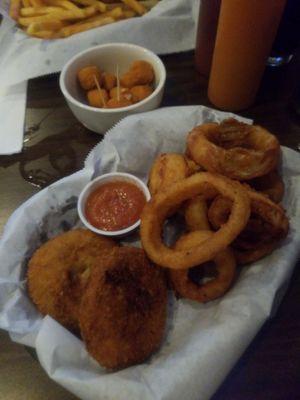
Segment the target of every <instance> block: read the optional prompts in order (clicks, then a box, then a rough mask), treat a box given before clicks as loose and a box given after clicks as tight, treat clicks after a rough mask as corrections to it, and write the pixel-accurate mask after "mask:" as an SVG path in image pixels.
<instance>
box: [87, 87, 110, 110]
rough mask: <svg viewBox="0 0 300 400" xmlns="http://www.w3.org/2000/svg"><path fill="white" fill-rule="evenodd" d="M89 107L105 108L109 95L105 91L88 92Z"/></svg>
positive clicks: (94, 90)
mask: <svg viewBox="0 0 300 400" xmlns="http://www.w3.org/2000/svg"><path fill="white" fill-rule="evenodd" d="M87 98H88V102H89V105H90V106H92V107H97V108H103V107H106V105H107V102H108V99H109V97H108V94H107V91H106V90H105V89H100V90H98V89H93V90H89V91H88V92H87Z"/></svg>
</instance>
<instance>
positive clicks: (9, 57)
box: [0, 0, 200, 87]
mask: <svg viewBox="0 0 300 400" xmlns="http://www.w3.org/2000/svg"><path fill="white" fill-rule="evenodd" d="M199 3H200V0H161V1H160V2H159V3H158V4H157V5H156V6H155V7H154V8H153V9H152V10H151V11H150V12H148V13H147V14H145V15H144V16H142V17H137V18H132V19H128V20H124V21H119V22H116V23H114V24H111V25H106V26H102V27H99V28H96V29H92V30H89V31H86V32H82V33H79V34H76V35H73V36H71V37H69V38H65V39H55V40H41V39H38V38H33V37H29V36H28V35H27V34H26V33H24V32H23V31H22V30H21V29H19V28H18V27H17V26H16V23H15V21H13V20H11V19H10V18H8V17H7V12H8V8H9V1H8V0H0V14H2V15H3V16H4V18H3V21H2V24H1V25H0V52H1V57H0V87H1V86H2V85H11V84H15V83H18V82H22V81H24V80H28V79H30V78H34V77H37V76H41V75H46V74H50V73H54V72H58V71H60V70H61V69H62V67H63V65H64V64H65V63H66V62H67V61H68V60H69V59H70V58H71V57H73V56H74V55H75V54H77V53H79V52H80V51H82V50H85V49H87V48H89V47H93V46H95V45H98V44H105V43H113V42H122V43H124V42H130V43H134V44H138V45H141V46H145V47H147V48H148V49H150V50H152V51H154V52H155V53H159V54H167V53H175V52H181V51H186V50H191V49H193V48H194V47H195V35H196V25H197V17H198V8H199Z"/></svg>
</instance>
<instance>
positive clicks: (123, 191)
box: [85, 181, 146, 231]
mask: <svg viewBox="0 0 300 400" xmlns="http://www.w3.org/2000/svg"><path fill="white" fill-rule="evenodd" d="M145 204H146V197H145V195H144V193H143V192H142V191H141V189H139V188H138V187H137V186H136V185H135V184H133V183H130V182H127V181H114V182H108V183H105V184H103V185H101V186H99V187H98V188H97V189H95V190H94V191H93V192H92V193H90V195H89V196H88V198H87V201H86V205H85V216H86V219H87V220H88V221H89V223H90V224H91V225H93V226H94V227H95V228H98V229H101V230H103V231H119V230H121V229H125V228H128V227H129V226H131V225H133V224H134V223H135V222H137V221H138V220H139V218H140V215H141V212H142V209H143V207H144V205H145Z"/></svg>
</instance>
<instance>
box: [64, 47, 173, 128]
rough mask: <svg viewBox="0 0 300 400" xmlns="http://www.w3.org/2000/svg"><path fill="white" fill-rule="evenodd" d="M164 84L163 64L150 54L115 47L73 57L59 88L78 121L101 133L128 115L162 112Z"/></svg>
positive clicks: (142, 50)
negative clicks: (160, 109)
mask: <svg viewBox="0 0 300 400" xmlns="http://www.w3.org/2000/svg"><path fill="white" fill-rule="evenodd" d="M165 81H166V70H165V67H164V64H163V62H162V61H161V59H160V58H159V57H158V56H157V55H156V54H154V53H153V52H152V51H150V50H148V49H146V48H144V47H141V46H137V45H134V44H129V43H111V44H105V45H99V46H96V47H92V48H90V49H88V50H85V51H83V52H81V53H79V54H77V55H76V56H74V57H73V58H72V59H71V60H69V61H68V63H67V64H66V65H65V66H64V67H63V69H62V71H61V74H60V80H59V83H60V88H61V91H62V93H63V95H64V97H65V99H66V101H67V103H68V105H69V107H70V109H71V111H72V112H73V114H74V115H75V117H76V118H77V119H78V120H79V121H80V122H81V123H82V124H83V125H84V126H85V127H86V128H88V129H90V130H91V131H94V132H97V133H102V134H103V133H105V132H106V131H107V130H108V129H110V128H111V127H112V126H113V125H115V124H116V123H117V122H118V121H119V120H121V119H122V118H124V117H126V116H127V115H130V114H135V113H139V112H145V111H150V110H153V109H155V108H157V107H159V105H160V103H161V101H162V97H163V92H164V86H165Z"/></svg>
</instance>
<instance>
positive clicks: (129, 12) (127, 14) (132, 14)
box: [120, 10, 136, 19]
mask: <svg viewBox="0 0 300 400" xmlns="http://www.w3.org/2000/svg"><path fill="white" fill-rule="evenodd" d="M135 16H136V12H135V11H133V10H123V15H122V17H120V19H128V18H133V17H135Z"/></svg>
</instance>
